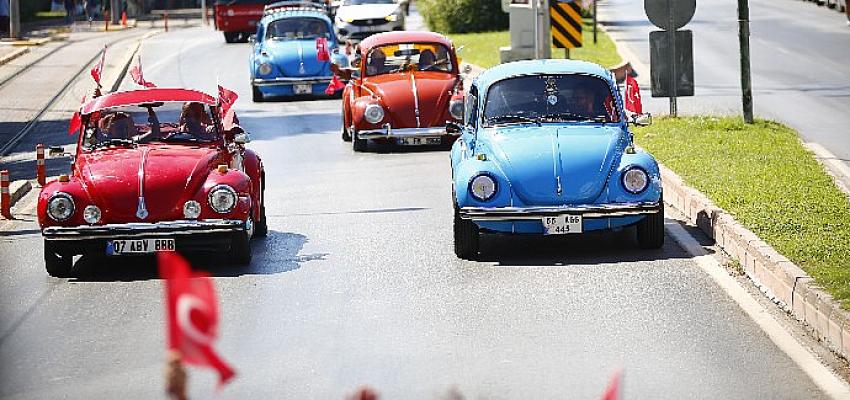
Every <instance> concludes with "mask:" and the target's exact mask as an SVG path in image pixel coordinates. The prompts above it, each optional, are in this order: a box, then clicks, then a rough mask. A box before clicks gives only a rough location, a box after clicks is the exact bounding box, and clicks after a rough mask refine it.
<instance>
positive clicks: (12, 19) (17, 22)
mask: <svg viewBox="0 0 850 400" xmlns="http://www.w3.org/2000/svg"><path fill="white" fill-rule="evenodd" d="M9 37H12V38H19V37H21V6H20V4H19V3H18V0H11V2H10V3H9Z"/></svg>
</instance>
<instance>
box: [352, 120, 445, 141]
mask: <svg viewBox="0 0 850 400" xmlns="http://www.w3.org/2000/svg"><path fill="white" fill-rule="evenodd" d="M446 135H450V134H449V133H448V132H446V127H444V126H432V127H429V128H400V129H393V127H392V126H390V124H384V128H383V129H373V130H368V131H358V132H357V137H358V138H360V139H378V138H414V137H418V138H424V137H439V136H446ZM455 136H457V135H455Z"/></svg>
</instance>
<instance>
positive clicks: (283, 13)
mask: <svg viewBox="0 0 850 400" xmlns="http://www.w3.org/2000/svg"><path fill="white" fill-rule="evenodd" d="M289 17H311V18H319V19H321V20H324V21H325V22H328V23H330V22H331V19H330V18H328V15H327V14H325V13H324V12H321V11H318V10H299V9H293V10H287V9H280V10H277V11H273V12H270V13H266V14H265V15H263V18H262V19H261V21H262V22H264V23H268V22H273V21H277V20H280V19H285V18H289Z"/></svg>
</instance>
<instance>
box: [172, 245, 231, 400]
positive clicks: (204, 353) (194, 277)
mask: <svg viewBox="0 0 850 400" xmlns="http://www.w3.org/2000/svg"><path fill="white" fill-rule="evenodd" d="M157 261H158V263H159V275H160V277H162V278H163V279H165V301H166V302H165V304H166V315H167V321H168V349H169V350H171V351H175V352H177V353H179V355H180V359H181V360H182V361H183V362H186V363H187V364H191V365H197V366H201V367H208V368H212V369H215V370H216V371H218V376H219V387H220V386H221V385H224V384H226V383H227V382H228V381H229V380H230V379H232V378H233V377H234V376H235V375H236V373H235V372H234V371H233V369H232V368H231V367H230V366H229V365H227V363H225V362H224V360H222V359H221V358H219V356H218V354H216V352H215V349H213V344H214V342H215V340H216V339H217V337H218V299H217V298H216V294H215V287H214V286H213V280H212V278H210V277H209V275H207V274H203V273H199V272H195V271H192V269H191V267H190V266H189V263H188V262H187V261H186V260H185V259H184V258H183V257H181V256H180V255H179V254H178V253H176V252H159V253H158V254H157Z"/></svg>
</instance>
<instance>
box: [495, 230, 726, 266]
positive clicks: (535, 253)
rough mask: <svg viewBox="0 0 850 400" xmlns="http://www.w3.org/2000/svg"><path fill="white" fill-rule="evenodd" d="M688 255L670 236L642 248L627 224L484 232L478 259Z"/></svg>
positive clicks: (577, 261) (565, 260)
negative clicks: (563, 231) (571, 231)
mask: <svg viewBox="0 0 850 400" xmlns="http://www.w3.org/2000/svg"><path fill="white" fill-rule="evenodd" d="M694 229H696V228H694ZM692 234H694V233H693V232H692ZM695 236H697V235H695ZM703 236H704V235H703ZM697 237H698V236H697ZM707 250H708V251H709V252H710V251H711V250H710V249H707ZM688 258H692V256H691V255H690V254H688V253H687V252H686V251H685V250H683V249H682V248H680V247H679V246H678V245H677V244H676V242H674V241H673V239H672V238H670V237H669V236H668V237H666V238H665V243H664V246H663V247H662V248H661V249H657V250H648V249H642V248H640V247H639V246H638V243H637V239H636V238H635V230H634V228H626V229H623V230H620V231H612V232H606V231H601V232H588V233H585V234H582V235H577V236H571V235H561V236H541V235H482V238H481V256H480V257H479V259H478V261H483V262H494V263H496V266H501V267H510V266H563V267H569V266H571V265H596V264H608V263H610V264H614V263H622V262H638V261H659V260H673V259H688Z"/></svg>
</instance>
